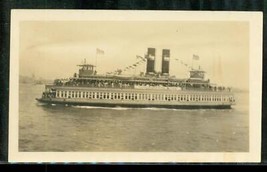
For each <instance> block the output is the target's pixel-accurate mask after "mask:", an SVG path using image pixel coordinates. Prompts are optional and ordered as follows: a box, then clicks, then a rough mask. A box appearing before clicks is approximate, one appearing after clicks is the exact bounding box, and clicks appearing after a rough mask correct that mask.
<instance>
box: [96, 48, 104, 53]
mask: <svg viewBox="0 0 267 172" xmlns="http://www.w3.org/2000/svg"><path fill="white" fill-rule="evenodd" d="M96 54H104V50H101V49H99V48H97V49H96Z"/></svg>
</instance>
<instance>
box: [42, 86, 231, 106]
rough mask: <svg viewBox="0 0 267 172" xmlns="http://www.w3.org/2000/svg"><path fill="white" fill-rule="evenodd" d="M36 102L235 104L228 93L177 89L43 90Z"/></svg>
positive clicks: (173, 104) (165, 104)
mask: <svg viewBox="0 0 267 172" xmlns="http://www.w3.org/2000/svg"><path fill="white" fill-rule="evenodd" d="M38 100H39V101H42V102H46V103H50V104H71V105H86V106H90V105H91V106H108V107H114V106H121V107H124V106H127V107H165V108H187V109H192V108H230V107H231V105H233V104H234V103H235V100H234V97H233V94H231V93H229V92H227V93H224V92H198V91H177V90H137V89H134V90H133V89H132V90H130V89H129V90H122V89H117V90H115V89H113V90H108V89H102V90H101V89H90V88H88V89H75V88H72V89H71V88H69V89H66V88H57V89H53V90H46V92H44V93H43V96H42V98H41V99H38Z"/></svg>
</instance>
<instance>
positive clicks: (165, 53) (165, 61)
mask: <svg viewBox="0 0 267 172" xmlns="http://www.w3.org/2000/svg"><path fill="white" fill-rule="evenodd" d="M169 66H170V50H169V49H163V50H162V65H161V72H162V75H169V69H170V67H169Z"/></svg>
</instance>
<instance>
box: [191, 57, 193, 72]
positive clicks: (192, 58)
mask: <svg viewBox="0 0 267 172" xmlns="http://www.w3.org/2000/svg"><path fill="white" fill-rule="evenodd" d="M191 60H192V62H191V63H192V65H191V66H192V70H194V66H193V60H194V59H193V57H192V59H191Z"/></svg>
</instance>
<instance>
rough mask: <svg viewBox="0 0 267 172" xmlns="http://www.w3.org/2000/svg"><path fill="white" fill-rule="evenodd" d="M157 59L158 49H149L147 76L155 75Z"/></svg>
mask: <svg viewBox="0 0 267 172" xmlns="http://www.w3.org/2000/svg"><path fill="white" fill-rule="evenodd" d="M155 58H156V49H155V48H148V49H147V64H146V73H147V74H151V73H155Z"/></svg>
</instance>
